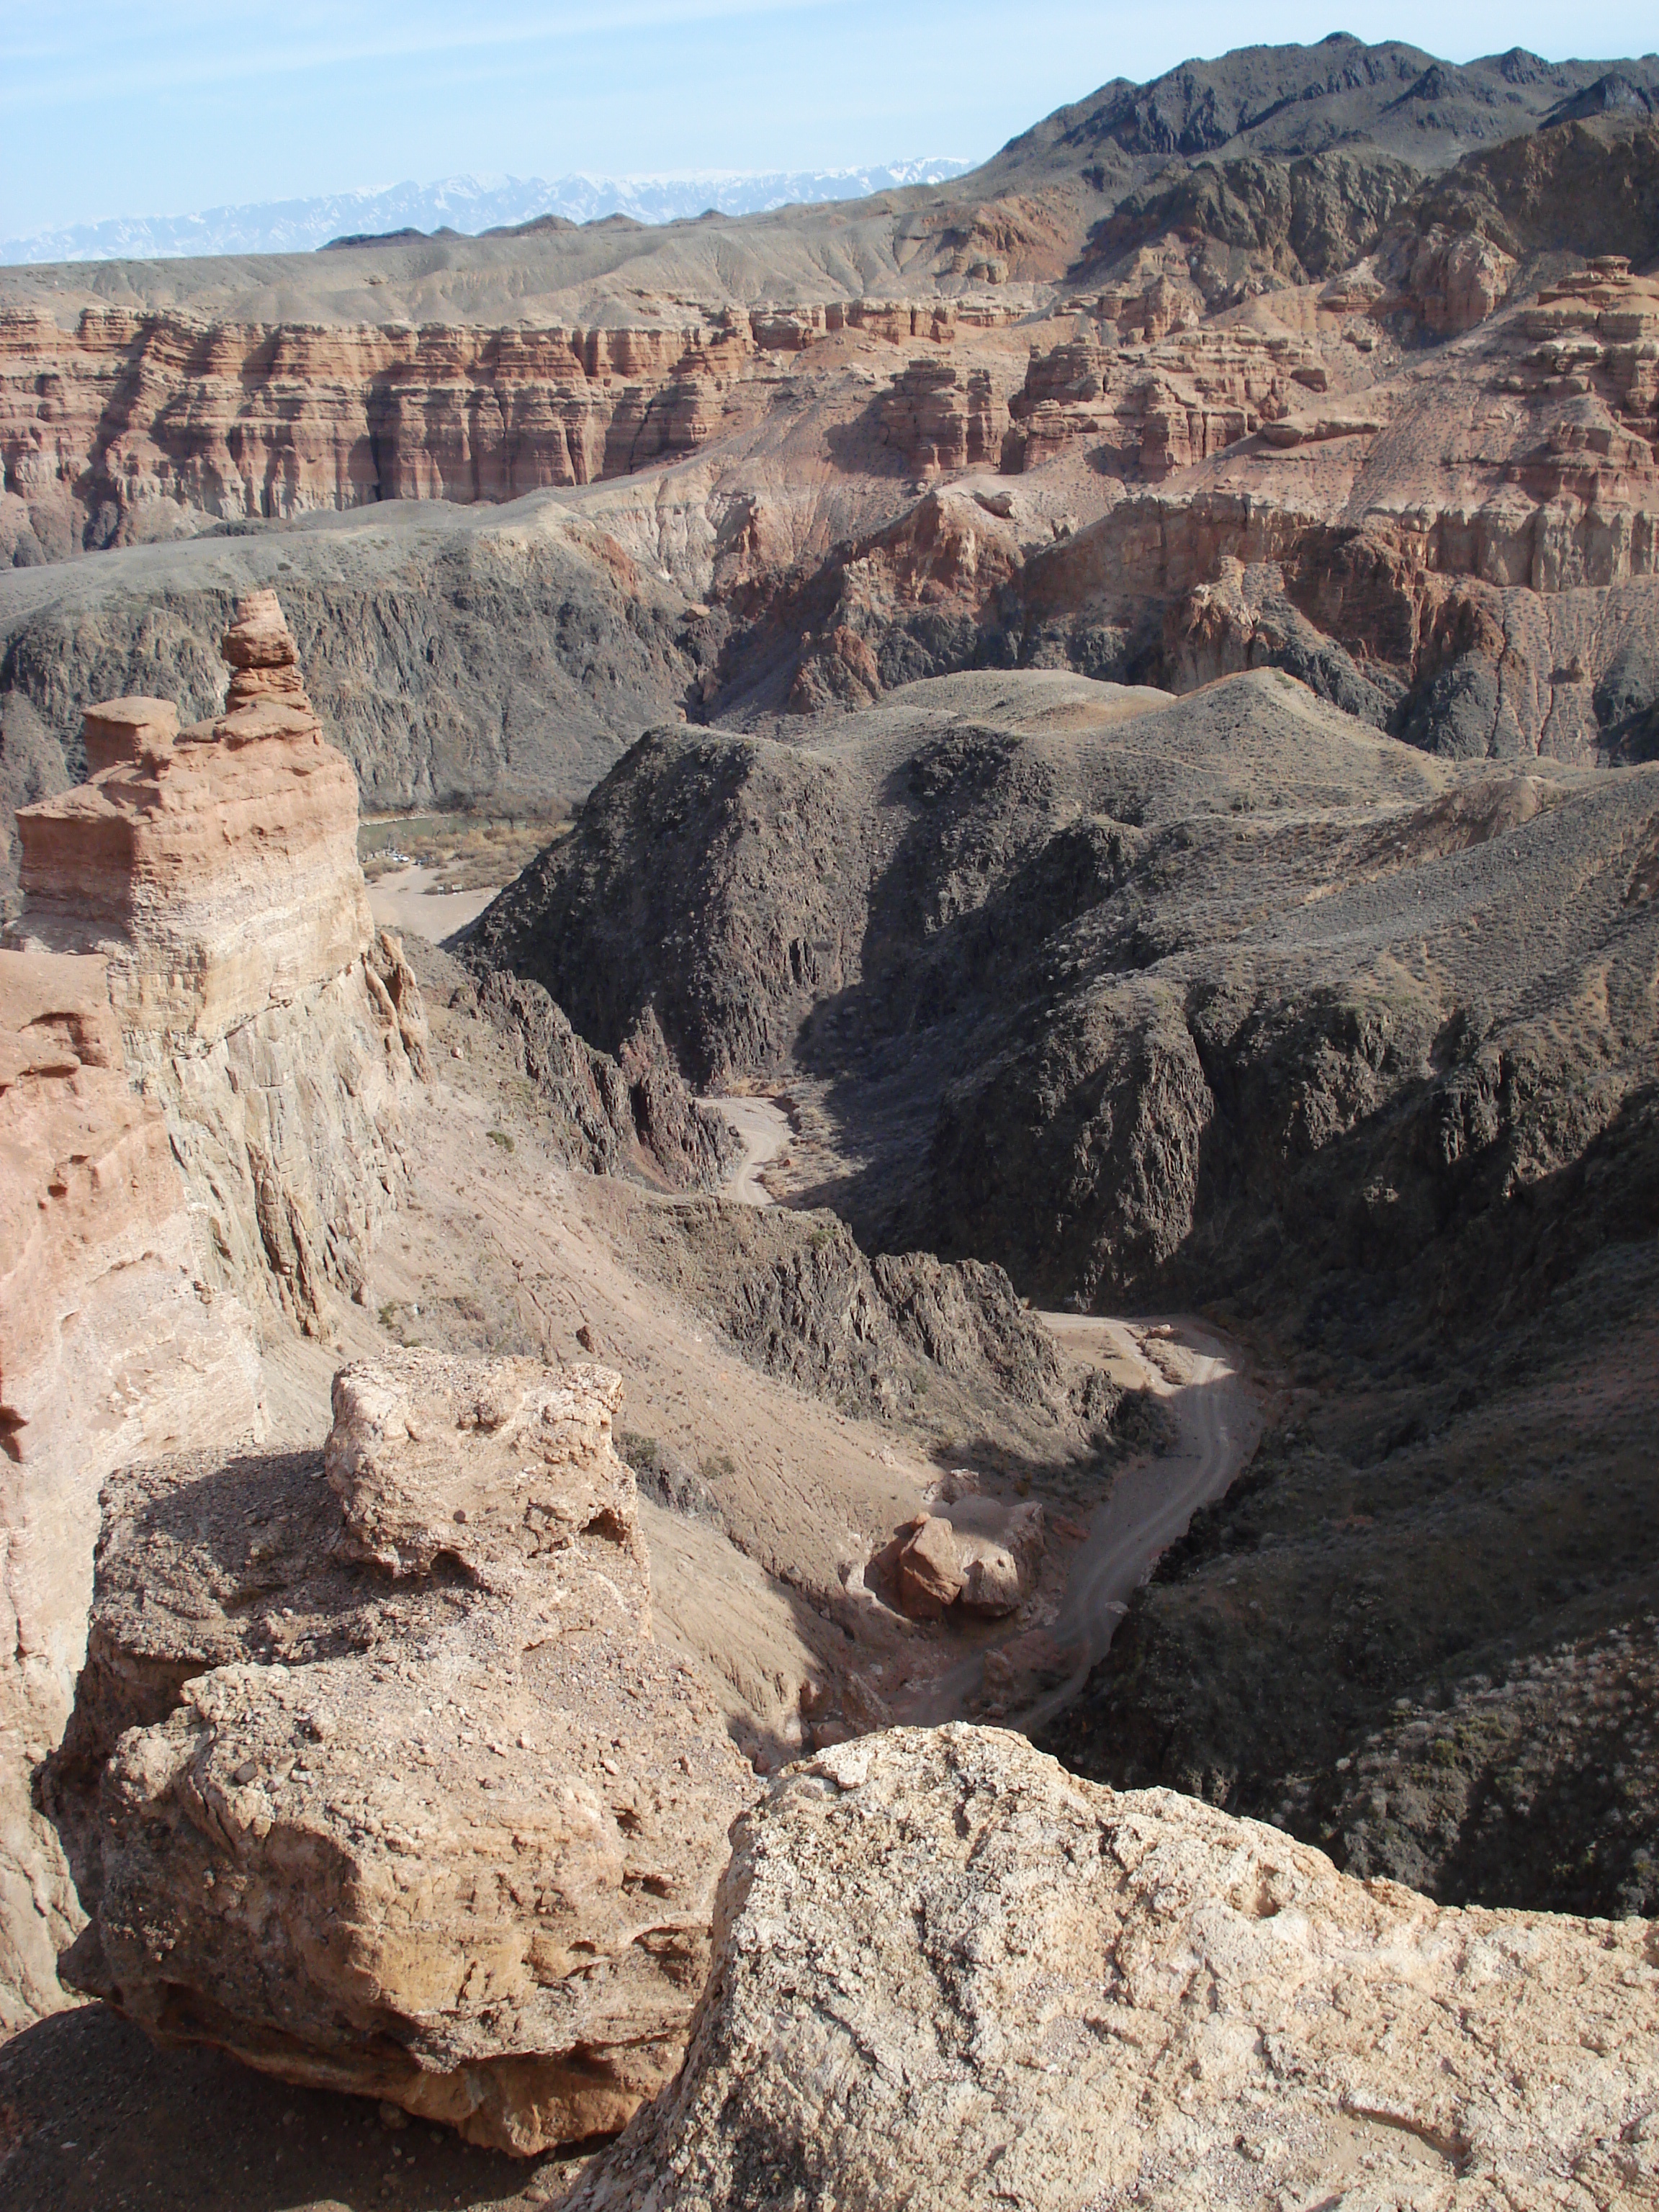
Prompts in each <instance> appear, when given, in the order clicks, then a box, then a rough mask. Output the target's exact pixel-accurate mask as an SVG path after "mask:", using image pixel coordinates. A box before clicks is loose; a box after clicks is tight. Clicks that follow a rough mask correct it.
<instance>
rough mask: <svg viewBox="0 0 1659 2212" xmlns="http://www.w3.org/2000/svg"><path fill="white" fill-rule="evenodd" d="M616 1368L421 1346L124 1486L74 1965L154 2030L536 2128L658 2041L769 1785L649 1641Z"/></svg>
mask: <svg viewBox="0 0 1659 2212" xmlns="http://www.w3.org/2000/svg"><path fill="white" fill-rule="evenodd" d="M620 1390H621V1384H620V1382H619V1380H618V1378H617V1376H615V1375H614V1374H611V1373H610V1372H608V1371H607V1370H605V1369H602V1368H595V1367H575V1368H571V1369H568V1370H562V1371H559V1370H550V1369H547V1368H544V1367H542V1366H540V1365H538V1364H536V1363H533V1362H531V1361H527V1360H513V1361H504V1362H487V1361H468V1360H461V1359H455V1358H447V1357H445V1356H443V1355H441V1354H439V1353H435V1352H409V1353H405V1354H403V1355H401V1356H399V1357H394V1358H392V1359H391V1360H389V1361H388V1362H387V1363H386V1364H384V1365H380V1366H373V1367H366V1366H356V1367H351V1368H348V1369H346V1370H343V1371H342V1373H341V1374H340V1375H339V1376H338V1377H337V1380H336V1384H335V1424H334V1427H333V1429H332V1431H331V1434H330V1437H329V1442H328V1446H327V1450H326V1455H325V1469H326V1481H324V1480H319V1476H321V1475H322V1474H324V1471H325V1470H324V1468H319V1466H318V1465H317V1463H316V1461H315V1459H314V1457H311V1456H309V1455H297V1456H293V1457H289V1458H287V1459H280V1460H272V1459H269V1458H267V1459H263V1460H258V1459H254V1460H244V1461H240V1462H236V1461H233V1462H225V1461H224V1460H223V1459H222V1458H216V1457H211V1456H203V1457H200V1458H198V1459H197V1461H195V1462H187V1463H179V1462H174V1463H173V1464H170V1465H167V1466H163V1467H161V1468H155V1469H152V1470H149V1471H148V1472H144V1471H139V1472H136V1473H134V1474H131V1475H129V1476H127V1477H125V1478H123V1479H122V1480H120V1481H118V1483H117V1484H116V1485H115V1486H112V1489H111V1492H110V1493H109V1509H108V1514H107V1518H106V1525H105V1534H104V1537H103V1541H102V1547H101V1550H100V1559H99V1579H98V1595H97V1599H96V1604H95V1611H94V1626H93V1632H92V1639H91V1656H90V1660H89V1663H88V1667H87V1669H86V1672H85V1674H84V1675H83V1677H82V1686H81V1693H80V1701H79V1705H78V1706H77V1710H76V1717H75V1720H74V1723H73V1724H72V1726H71V1729H70V1735H69V1737H68V1740H67V1741H66V1743H65V1746H64V1751H63V1753H61V1754H60V1756H59V1758H58V1761H57V1762H56V1765H55V1769H54V1771H53V1774H52V1778H51V1779H50V1780H49V1783H48V1785H47V1789H48V1795H49V1796H50V1798H51V1802H52V1805H53V1808H54V1810H55V1812H56V1815H57V1818H58V1822H59V1825H60V1826H61V1828H62V1829H63V1831H64V1835H65V1838H66V1841H67V1843H68V1844H69V1848H70V1856H71V1859H72V1862H73V1863H74V1865H75V1868H76V1876H77V1880H78V1882H79V1886H80V1888H81V1892H82V1898H83V1899H84V1900H85V1901H86V1903H87V1905H88V1909H89V1911H90V1912H91V1915H92V1918H91V1922H90V1924H89V1925H88V1928H87V1929H86V1931H85V1933H84V1934H83V1936H82V1938H81V1939H80V1941H79V1942H78V1943H77V1944H76V1948H75V1949H74V1951H73V1952H72V1953H71V1954H70V1956H69V1958H68V1959H67V1960H66V1961H65V1964H64V1974H65V1978H67V1979H68V1980H69V1981H70V1984H72V1985H73V1986H75V1987H77V1988H80V1989H82V1990H87V1991H88V1992H89V1993H93V1994H95V1995H98V1996H102V1997H104V1998H106V2000H107V2001H108V2002H111V2003H112V2004H114V2005H116V2006H117V2007H118V2008H119V2009H120V2010H121V2011H122V2012H124V2013H125V2015H127V2016H128V2017H129V2018H130V2019H131V2020H134V2021H137V2022H139V2023H140V2024H141V2025H142V2026H143V2027H145V2028H146V2029H147V2030H148V2031H149V2033H151V2034H152V2035H153V2036H155V2038H157V2039H159V2040H161V2041H163V2042H189V2041H199V2042H206V2043H210V2044H214V2045H218V2046H220V2047H221V2048H222V2049H224V2050H227V2051H231V2052H234V2054H235V2055H236V2056H237V2057H240V2058H242V2059H244V2060H246V2062H247V2063H250V2064H252V2065H253V2066H256V2067H259V2068H261V2069H264V2070H265V2071H267V2072H270V2073H274V2074H276V2075H280V2076H281V2077H282V2078H283V2079H284V2080H287V2081H295V2082H301V2083H308V2084H312V2085H314V2086H319V2087H335V2088H344V2089H352V2090H356V2091H358V2092H360V2093H363V2094H365V2095H368V2096H374V2097H379V2098H381V2099H386V2100H392V2102H394V2103H396V2104H398V2105H401V2106H404V2107H405V2108H407V2109H408V2110H409V2111H410V2112H415V2113H417V2114H420V2115H422V2116H423V2117H425V2118H429V2119H433V2120H441V2121H447V2122H450V2123H452V2124H454V2125H455V2126H456V2127H458V2128H459V2130H461V2132H462V2134H463V2135H464V2136H466V2137H467V2138H468V2140H470V2141H471V2142H477V2143H483V2144H490V2145H495V2146H497V2147H499V2148H508V2149H513V2150H516V2151H520V2152H526V2153H527V2152H533V2151H537V2150H539V2149H541V2148H544V2147H545V2146H546V2145H548V2144H549V2143H554V2142H561V2141H565V2140H568V2139H573V2138H580V2137H582V2136H588V2135H592V2134H594V2133H596V2132H602V2131H605V2130H611V2129H615V2128H617V2127H618V2126H620V2125H621V2124H622V2123H623V2121H624V2120H626V2119H627V2118H628V2117H629V2114H630V2113H631V2112H633V2111H634V2110H635V2106H637V2105H638V2104H639V2102H640V2101H641V2099H642V2098H647V2097H649V2096H651V2095H652V2094H653V2093H654V2092H655V2091H656V2090H657V2089H659V2087H661V2086H662V2084H663V2083H664V2082H665V2081H666V2080H667V2079H668V2078H669V2077H670V2075H671V2074H672V2072H673V2070H674V2068H675V2066H676V2064H677V2063H678V2059H679V2056H680V2051H681V2049H682V2046H683V2043H684V2035H685V2032H686V2027H687V2024H688V2022H689V2021H690V2015H691V2009H692V2007H693V2005H694V2004H695V2002H696V1997H697V1995H698V1992H699V1990H701V1988H702V1984H703V1981H704V1978H705V1977H706V1975H707V1972H708V1961H709V1922H710V1915H711V1911H712V1907H713V1899H714V1886H715V1883H716V1881H717V1879H718V1877H719V1875H720V1869H721V1867H722V1866H723V1865H724V1863H725V1861H726V1830H727V1829H728V1827H729V1826H730V1825H731V1822H732V1819H733V1817H734V1816H735V1815H736V1814H738V1812H739V1811H740V1810H741V1809H742V1808H743V1807H744V1804H745V1803H747V1802H749V1800H750V1796H752V1782H751V1780H750V1776H749V1773H748V1770H747V1769H746V1768H745V1766H744V1763H743V1761H742V1760H741V1759H740V1758H739V1757H738V1753H737V1752H736V1751H735V1750H734V1749H733V1747H732V1745H731V1744H730V1742H729V1741H727V1740H726V1736H725V1735H724V1733H723V1731H722V1729H720V1724H719V1720H718V1717H717V1714H716V1712H715V1710H714V1706H713V1705H712V1703H711V1701H710V1699H709V1698H708V1693H707V1692H706V1691H705V1690H704V1689H703V1688H702V1686H701V1685H700V1684H699V1683H698V1682H696V1680H694V1679H693V1678H692V1677H691V1675H690V1674H688V1673H687V1671H686V1670H685V1669H684V1668H683V1667H680V1666H678V1665H677V1664H675V1663H674V1662H672V1661H671V1660H670V1658H669V1657H668V1656H666V1655H665V1653H664V1652H662V1651H661V1650H659V1648H658V1647H657V1646H656V1645H655V1644H653V1641H652V1639H651V1632H650V1582H649V1574H648V1570H647V1563H646V1557H645V1551H644V1546H643V1543H642V1541H641V1536H640V1533H639V1528H638V1522H637V1516H636V1510H635V1485H634V1477H633V1474H632V1473H631V1471H630V1470H629V1468H627V1467H626V1466H625V1465H624V1464H623V1462H622V1461H621V1460H619V1459H618V1458H617V1455H616V1453H615V1451H614V1450H613V1449H612V1447H611V1417H612V1414H613V1413H614V1411H615V1409H616V1406H617V1400H618V1397H619V1395H620Z"/></svg>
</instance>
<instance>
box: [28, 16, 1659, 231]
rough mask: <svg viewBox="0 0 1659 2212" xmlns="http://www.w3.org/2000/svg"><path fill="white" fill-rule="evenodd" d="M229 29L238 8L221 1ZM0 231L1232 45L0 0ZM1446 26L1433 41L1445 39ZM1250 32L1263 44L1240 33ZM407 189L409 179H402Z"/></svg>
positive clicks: (867, 23) (1388, 32) (1137, 64)
mask: <svg viewBox="0 0 1659 2212" xmlns="http://www.w3.org/2000/svg"><path fill="white" fill-rule="evenodd" d="M0 21H3V22H5V23H6V24H7V25H8V26H9V28H8V32H7V47H8V52H9V68H8V70H7V72H6V75H5V76H4V79H3V82H0V112H3V115H4V128H5V133H6V141H7V156H8V158H7V161H6V164H5V167H4V172H3V175H0V237H3V238H4V239H5V240H9V241H12V242H17V241H21V240H28V239H30V238H33V237H34V236H37V235H38V234H40V233H42V232H46V231H61V230H66V229H70V228H73V227H75V226H77V225H78V226H87V225H95V224H100V223H110V222H157V221H161V220H173V221H178V220H185V219H188V218H190V217H192V216H197V215H199V214H200V213H202V212H204V211H205V210H234V209H239V208H248V207H254V206H263V205H266V204H271V203H283V202H289V201H301V200H313V199H324V198H331V197H350V196H352V195H353V194H361V193H366V192H367V193H372V192H374V191H376V190H384V189H386V188H385V187H384V186H381V185H379V184H378V181H377V180H379V179H387V178H390V179H398V180H408V181H409V182H411V183H412V182H413V181H414V180H416V179H423V180H453V179H459V178H464V177H466V176H469V175H471V176H473V177H484V176H491V177H510V178H522V179H562V178H568V177H570V176H573V175H583V174H586V175H588V176H592V177H598V178H601V179H609V180H612V181H617V180H629V179H633V180H638V179H647V178H654V179H664V178H670V177H681V178H684V177H686V176H694V177H708V176H714V175H717V174H726V175H728V176H729V175H733V174H749V175H752V174H756V173H808V172H812V171H844V170H852V169H861V168H867V167H885V166H887V165H890V164H892V163H894V162H895V161H906V160H909V161H914V160H916V159H920V158H924V157H929V156H932V157H939V156H942V155H951V156H954V157H957V159H960V160H963V161H969V162H974V161H980V160H982V159H984V158H986V157H987V155H990V154H992V153H994V151H995V150H996V149H997V148H998V147H999V146H1000V145H1002V144H1004V143H1006V141H1007V140H1008V139H1009V138H1010V137H1013V136H1015V135H1016V134H1017V133H1018V132H1019V131H1024V130H1025V129H1026V128H1028V127H1029V125H1031V124H1032V123H1034V122H1036V120H1037V119H1038V118H1040V117H1042V116H1043V115H1045V114H1048V113H1049V112H1052V111H1053V110H1054V108H1055V107H1058V106H1063V105H1065V104H1066V103H1067V102H1069V101H1072V100H1079V99H1082V98H1083V97H1085V95H1086V94H1089V93H1090V92H1091V91H1093V90H1094V89H1095V88H1096V87H1097V86H1098V85H1100V84H1102V83H1104V82H1106V81H1107V80H1108V79H1109V78H1111V77H1114V76H1127V77H1131V78H1134V79H1138V80H1139V79H1145V78H1146V77H1150V76H1157V75H1158V74H1160V73H1161V72H1162V71H1163V70H1166V69H1169V68H1171V67H1173V66H1174V65H1175V64H1177V63H1179V62H1181V61H1183V60H1186V59H1188V58H1193V57H1195V56H1204V55H1216V54H1219V53H1223V52H1227V51H1229V50H1230V49H1231V48H1233V47H1236V46H1239V45H1240V44H1242V43H1244V42H1246V40H1248V38H1249V28H1250V27H1249V26H1246V25H1243V24H1241V22H1240V21H1239V18H1238V15H1237V10H1236V9H1225V10H1224V9H1221V8H1220V7H1218V6H1217V5H1215V4H1214V0H1183V3H1182V4H1176V5H1174V6H1171V7H1167V8H1164V9H1158V10H1156V11H1148V10H1145V9H1130V8H1127V7H1123V6H1121V5H1118V6H1106V7H1099V6H1085V5H1084V4H1082V0H1030V4H1028V5H1027V6H1026V7H1025V8H1024V9H1022V10H1021V11H1020V14H1019V15H1018V20H1017V21H1014V22H1012V24H1011V19H1010V17H1009V15H1008V14H1007V11H1006V9H1000V8H999V9H993V8H992V7H990V6H989V5H987V4H986V0H906V4H902V5H900V6H893V5H890V4H889V5H886V6H877V5H875V4H873V0H606V4H605V6H604V7H603V8H600V7H598V6H595V5H593V4H592V0H574V4H565V5H560V6H554V7H548V6H541V7H535V6H532V7H529V8H519V9H511V8H509V9H503V10H501V11H499V12H497V13H496V14H495V15H493V16H492V17H489V18H487V19H476V18H475V19H472V20H470V21H465V22H460V21H457V20H456V19H455V17H454V15H453V11H450V10H447V9H443V8H441V7H440V6H439V5H438V4H437V0H408V4H406V5H405V6H404V7H403V8H402V9H400V10H399V12H398V17H397V20H396V21H387V20H386V15H385V11H384V10H383V9H379V8H377V7H371V6H370V5H368V4H367V0H327V4H324V0H292V4H291V5H290V7H289V9H288V10H287V11H286V13H285V15H284V16H283V34H282V35H281V36H280V37H277V36H276V35H274V34H273V33H272V31H271V30H270V28H269V27H268V20H267V19H259V20H258V21H256V22H253V23H252V24H249V27H247V28H246V32H245V33H244V35H243V37H242V38H241V40H240V43H239V42H238V41H237V40H236V38H235V37H234V33H235V32H236V31H237V30H238V28H239V25H238V23H237V21H236V19H234V18H227V16H226V15H225V13H224V10H223V9H222V7H220V6H215V7H213V8H212V9H210V8H209V7H208V6H207V5H206V3H205V0H172V4H169V5H167V6H165V7H164V6H161V5H160V4H158V0H133V3H132V4H128V5H123V6H121V7H117V6H115V5H114V4H113V0H88V4H86V5H83V6H82V7H79V8H77V9H75V10H74V11H73V13H72V14H70V13H67V12H66V13H64V14H62V15H46V14H45V13H44V12H43V11H40V10H39V9H33V10H29V9H25V8H24V7H23V6H22V5H21V4H20V0H4V4H3V11H0ZM243 21H244V22H245V23H246V22H247V21H248V19H243ZM1264 27H1265V26H1264ZM1337 29H1340V30H1346V31H1350V32H1352V33H1354V34H1355V35H1356V36H1358V37H1360V38H1364V39H1366V40H1373V41H1375V40H1382V39H1389V38H1397V39H1401V40H1407V41H1408V42H1409V43H1412V44H1414V45H1417V46H1422V47H1423V48H1425V50H1426V51H1427V52H1431V53H1436V54H1438V55H1440V56H1441V58H1444V59H1448V60H1451V61H1467V60H1469V59H1472V58H1474V56H1475V55H1477V54H1480V53H1486V52H1502V51H1504V50H1506V49H1507V48H1509V47H1510V46H1517V45H1519V46H1528V47H1531V48H1533V49H1534V50H1535V51H1537V52H1540V53H1542V54H1544V55H1546V56H1547V57H1548V58H1550V59H1552V60H1560V59H1564V58H1569V57H1571V56H1573V55H1576V54H1583V52H1584V51H1585V48H1586V45H1587V44H1588V46H1589V47H1590V48H1591V49H1592V50H1593V51H1594V53H1595V58H1609V59H1610V58H1617V57H1619V56H1620V55H1624V54H1632V53H1640V52H1644V51H1646V50H1647V49H1648V48H1649V47H1650V46H1651V45H1652V42H1653V32H1652V27H1651V19H1650V17H1649V15H1647V12H1646V9H1645V8H1643V9H1640V10H1639V11H1638V8H1637V7H1636V6H1635V5H1634V4H1633V0H1617V4H1614V5H1612V6H1609V7H1607V8H1605V9H1599V10H1597V11H1596V14H1595V16H1594V18H1593V19H1590V20H1589V21H1587V20H1586V19H1585V18H1584V17H1583V15H1582V14H1575V15H1568V13H1567V11H1566V10H1565V9H1564V8H1562V7H1561V6H1560V5H1559V0H1553V4H1542V0H1519V4H1516V5H1512V6H1508V7H1501V8H1500V7H1498V6H1497V5H1495V4H1493V0H1474V4H1473V5H1471V6H1470V7H1468V8H1466V9H1463V10H1462V12H1460V13H1459V15H1457V16H1456V17H1455V18H1449V17H1448V16H1447V15H1445V12H1444V10H1443V9H1431V8H1430V7H1429V6H1428V5H1426V4H1425V0H1407V4H1404V5H1398V6H1394V7H1390V8H1383V7H1381V6H1376V5H1372V4H1370V0H1367V4H1365V5H1364V6H1362V7H1360V8H1358V9H1347V10H1345V11H1344V12H1343V13H1342V15H1340V18H1338V19H1337V20H1335V21H1333V19H1332V14H1331V11H1330V10H1329V9H1328V8H1325V7H1320V8H1314V7H1311V6H1310V5H1308V4H1306V0H1291V5H1290V6H1289V7H1288V8H1285V9H1277V10H1275V12H1274V16H1273V21H1272V24H1271V41H1270V42H1271V43H1273V44H1288V43H1291V42H1303V43H1311V42H1314V41H1316V40H1319V39H1321V38H1322V37H1324V36H1326V35H1327V34H1328V33H1330V32H1331V31H1333V30H1337ZM1454 29H1455V34H1456V35H1455V37H1453V36H1451V35H1449V34H1450V33H1452V31H1453V30H1454ZM1262 42H1263V43H1267V42H1268V41H1262ZM422 188H423V189H424V188H428V187H427V186H424V185H423V186H422Z"/></svg>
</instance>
